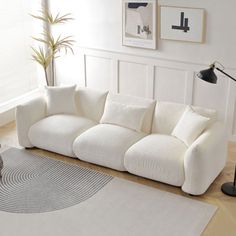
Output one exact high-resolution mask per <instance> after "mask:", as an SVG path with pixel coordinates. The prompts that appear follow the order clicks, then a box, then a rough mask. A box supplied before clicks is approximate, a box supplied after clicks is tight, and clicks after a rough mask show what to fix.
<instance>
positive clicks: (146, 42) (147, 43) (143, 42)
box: [122, 0, 157, 49]
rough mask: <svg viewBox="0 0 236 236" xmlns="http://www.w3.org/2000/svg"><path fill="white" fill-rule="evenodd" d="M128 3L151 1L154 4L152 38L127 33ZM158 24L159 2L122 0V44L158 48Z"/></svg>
mask: <svg viewBox="0 0 236 236" xmlns="http://www.w3.org/2000/svg"><path fill="white" fill-rule="evenodd" d="M128 3H150V4H152V24H151V31H152V39H141V38H135V37H127V34H126V20H127V19H126V10H127V9H126V4H128ZM156 25H157V4H156V0H123V1H122V44H123V45H124V46H133V47H142V48H149V49H156V28H157V27H156Z"/></svg>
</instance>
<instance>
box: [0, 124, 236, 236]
mask: <svg viewBox="0 0 236 236" xmlns="http://www.w3.org/2000/svg"><path fill="white" fill-rule="evenodd" d="M0 143H1V144H2V148H1V151H3V150H4V149H6V148H7V147H9V146H15V147H19V144H18V142H17V137H16V129H15V124H14V123H11V124H8V125H6V126H4V127H0ZM32 152H35V153H39V154H43V155H47V156H49V157H51V158H55V159H59V160H63V161H65V162H69V163H74V164H77V165H81V166H84V167H89V168H91V169H94V170H97V171H101V172H104V173H107V174H110V175H112V176H116V177H120V178H124V179H127V180H131V181H134V182H137V183H141V184H145V185H148V186H152V187H154V188H158V189H161V190H164V191H168V192H172V193H175V194H179V195H182V196H185V197H190V196H189V195H187V194H185V193H183V192H182V191H181V189H180V188H177V187H173V186H169V185H166V184H162V183H159V182H156V181H152V180H148V179H144V178H141V177H138V176H134V175H131V174H128V173H123V172H118V171H114V170H111V169H108V168H104V167H99V166H96V165H93V164H89V163H86V162H82V161H79V160H77V159H72V158H68V157H64V156H61V155H58V154H55V153H50V152H47V151H43V150H39V149H32ZM235 163H236V143H229V146H228V161H227V164H226V167H225V169H224V170H223V172H222V173H221V174H220V176H218V178H217V179H216V180H215V181H214V183H213V184H212V185H211V187H210V188H209V189H208V191H207V192H206V193H205V194H204V195H203V196H198V197H191V198H194V199H196V200H200V201H204V202H208V203H212V204H214V205H217V206H218V210H217V212H216V214H215V216H214V217H213V219H212V220H211V222H210V223H209V225H208V226H207V228H206V230H205V231H204V233H203V235H204V236H209V235H210V236H236V198H233V197H229V196H226V195H224V194H223V193H222V192H221V191H220V187H221V184H222V183H224V182H228V181H232V179H233V174H234V165H235Z"/></svg>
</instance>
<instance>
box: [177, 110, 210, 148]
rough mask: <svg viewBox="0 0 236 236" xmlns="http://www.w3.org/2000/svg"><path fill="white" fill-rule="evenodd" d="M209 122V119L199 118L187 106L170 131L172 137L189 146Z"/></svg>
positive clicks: (199, 116)
mask: <svg viewBox="0 0 236 236" xmlns="http://www.w3.org/2000/svg"><path fill="white" fill-rule="evenodd" d="M209 121H210V118H207V117H205V116H201V115H199V114H198V113H196V112H194V111H193V110H192V108H191V107H190V106H187V107H186V109H185V111H184V113H183V115H182V116H181V118H180V120H179V122H178V123H177V125H176V126H175V128H174V130H173V131H172V135H173V136H175V137H176V138H178V139H180V140H182V141H183V142H184V143H185V144H186V145H187V146H190V145H191V144H192V143H193V142H194V140H195V139H196V138H197V137H198V136H199V135H200V134H201V133H202V131H203V130H204V129H205V128H206V126H207V125H208V123H209Z"/></svg>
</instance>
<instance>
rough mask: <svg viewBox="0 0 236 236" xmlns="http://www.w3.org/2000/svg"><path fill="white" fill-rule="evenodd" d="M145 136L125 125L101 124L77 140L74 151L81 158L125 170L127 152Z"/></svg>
mask: <svg viewBox="0 0 236 236" xmlns="http://www.w3.org/2000/svg"><path fill="white" fill-rule="evenodd" d="M144 136H145V134H144V133H138V132H135V131H133V130H130V129H127V128H124V127H120V126H116V125H111V124H99V125H97V126H94V127H93V128H91V129H89V130H87V131H86V132H84V133H83V134H81V135H80V136H79V137H78V138H77V139H76V140H75V142H74V145H73V151H74V153H75V154H76V156H77V157H78V158H79V159H81V160H84V161H87V162H91V163H95V164H98V165H102V166H106V167H109V168H112V169H116V170H120V171H125V170H126V169H125V167H124V154H125V152H126V151H127V150H128V148H129V147H130V146H131V145H133V144H134V143H135V142H137V141H138V140H140V139H141V138H143V137H144Z"/></svg>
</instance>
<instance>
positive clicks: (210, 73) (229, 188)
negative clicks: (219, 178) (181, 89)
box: [197, 62, 236, 197]
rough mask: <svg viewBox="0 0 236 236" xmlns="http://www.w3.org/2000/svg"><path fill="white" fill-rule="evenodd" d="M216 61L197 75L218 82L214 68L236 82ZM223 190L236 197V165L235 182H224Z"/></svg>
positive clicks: (208, 80) (214, 82) (210, 81)
mask: <svg viewBox="0 0 236 236" xmlns="http://www.w3.org/2000/svg"><path fill="white" fill-rule="evenodd" d="M216 63H218V64H220V63H219V62H214V63H213V64H211V65H210V68H208V69H206V70H202V71H200V72H199V73H198V74H197V77H199V78H200V79H202V80H204V81H206V82H209V83H213V84H216V83H217V76H216V74H215V72H214V69H216V70H218V71H220V72H221V73H223V74H224V75H226V76H227V77H229V78H230V79H232V80H234V81H235V82H236V79H235V78H233V77H232V76H231V75H229V74H227V73H225V72H224V71H223V70H224V67H223V66H222V65H221V64H220V65H221V66H222V67H223V69H220V68H218V67H217V66H216ZM221 191H222V192H223V193H225V194H227V195H230V196H234V197H236V166H235V171H234V182H228V183H224V184H223V185H222V186H221Z"/></svg>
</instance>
